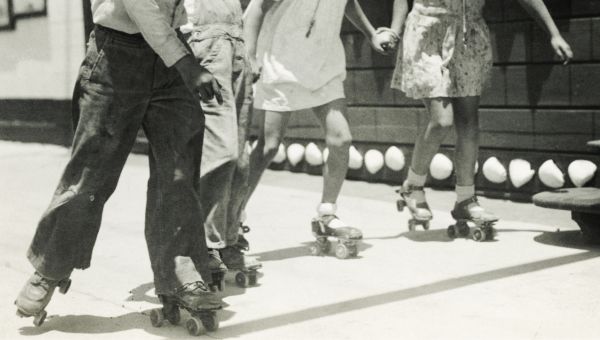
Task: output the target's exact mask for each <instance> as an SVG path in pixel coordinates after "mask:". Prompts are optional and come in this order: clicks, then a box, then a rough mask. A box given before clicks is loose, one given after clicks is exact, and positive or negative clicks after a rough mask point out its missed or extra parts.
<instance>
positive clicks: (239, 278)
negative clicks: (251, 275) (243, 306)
mask: <svg viewBox="0 0 600 340" xmlns="http://www.w3.org/2000/svg"><path fill="white" fill-rule="evenodd" d="M248 281H249V280H248V276H246V274H244V273H242V272H239V273H237V274H235V283H236V284H237V286H238V287H240V288H246V287H248Z"/></svg>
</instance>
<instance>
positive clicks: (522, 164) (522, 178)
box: [508, 158, 535, 188]
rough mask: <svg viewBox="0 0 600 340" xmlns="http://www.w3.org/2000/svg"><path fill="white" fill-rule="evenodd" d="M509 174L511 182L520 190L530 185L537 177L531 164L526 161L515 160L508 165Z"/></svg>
mask: <svg viewBox="0 0 600 340" xmlns="http://www.w3.org/2000/svg"><path fill="white" fill-rule="evenodd" d="M508 174H509V176H510V182H511V183H512V185H513V186H514V187H515V188H520V187H522V186H524V185H525V184H527V183H529V181H531V179H532V178H533V176H534V175H535V170H533V169H532V168H531V163H529V162H528V161H526V160H524V159H520V158H517V159H513V160H512V161H510V164H509V165H508Z"/></svg>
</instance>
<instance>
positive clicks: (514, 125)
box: [287, 0, 600, 194]
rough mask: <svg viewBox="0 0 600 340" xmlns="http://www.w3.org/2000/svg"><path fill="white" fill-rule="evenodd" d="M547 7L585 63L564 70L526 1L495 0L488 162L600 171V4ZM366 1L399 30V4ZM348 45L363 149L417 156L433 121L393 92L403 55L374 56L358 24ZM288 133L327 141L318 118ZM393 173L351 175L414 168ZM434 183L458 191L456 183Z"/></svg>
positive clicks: (484, 104)
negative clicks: (584, 164)
mask: <svg viewBox="0 0 600 340" xmlns="http://www.w3.org/2000/svg"><path fill="white" fill-rule="evenodd" d="M545 2H546V4H547V5H548V7H549V9H550V12H551V14H552V15H553V17H555V19H556V20H557V24H558V26H559V28H560V30H561V32H562V33H563V35H564V37H565V39H567V40H568V42H569V43H570V44H571V47H572V48H573V52H574V54H575V59H574V60H573V62H572V63H571V64H570V65H568V66H562V65H561V64H560V62H559V61H558V59H557V58H556V57H555V56H554V54H553V52H552V50H551V49H550V47H549V42H548V38H547V36H546V34H545V32H543V31H542V30H541V29H540V28H539V26H537V25H536V24H535V22H533V21H532V20H531V19H530V18H529V16H528V15H527V14H526V13H525V11H524V10H523V9H522V8H521V7H520V5H519V4H518V2H517V1H516V0H493V1H488V2H487V5H486V7H485V16H486V18H487V20H488V23H489V27H490V30H491V33H492V45H493V50H494V68H493V75H492V83H491V87H490V88H488V90H487V91H486V92H485V93H484V95H483V96H482V99H481V110H480V128H481V146H482V152H481V157H480V162H483V161H484V160H485V158H484V157H488V156H490V155H494V156H497V157H498V158H499V159H500V160H501V162H502V163H506V165H507V164H508V162H509V161H510V160H511V159H513V158H516V157H521V158H525V159H527V160H529V161H530V162H532V164H533V165H534V166H535V165H539V164H541V162H543V160H545V159H548V158H553V159H555V160H556V161H557V163H559V166H560V167H564V168H566V166H568V160H570V159H573V158H586V159H591V160H593V161H595V162H596V163H597V164H598V157H597V155H596V154H595V153H594V151H593V150H591V149H588V148H586V145H585V143H586V142H587V141H589V140H592V139H600V1H598V0H546V1H545ZM361 3H362V4H363V7H364V8H365V11H366V12H367V14H368V16H369V17H370V18H371V20H372V21H373V22H374V25H375V26H376V27H377V26H386V25H389V22H390V16H391V14H390V13H391V8H392V3H393V0H385V1H383V0H378V1H375V0H362V1H361ZM342 40H343V42H344V45H345V48H346V54H347V60H346V61H347V69H348V77H347V80H346V83H345V88H346V96H347V98H348V104H349V109H348V117H349V121H350V124H351V127H352V133H353V138H354V141H355V144H356V145H357V147H358V148H359V150H360V149H365V148H366V146H367V145H368V147H370V148H378V149H381V150H383V151H384V150H385V149H386V148H387V147H388V146H390V145H396V146H399V147H401V148H402V149H403V150H405V153H408V155H407V156H409V155H410V150H411V148H412V143H413V142H414V140H415V136H416V133H417V130H418V129H419V127H420V126H422V125H423V124H426V122H427V116H426V112H424V110H423V107H422V105H421V103H420V102H418V101H414V100H411V99H408V98H406V97H405V96H404V95H403V94H402V93H401V92H399V91H396V90H392V89H390V80H391V78H392V72H393V67H394V63H395V57H384V56H380V55H378V54H376V53H375V52H373V51H372V50H371V48H370V46H369V43H368V41H367V40H365V38H363V36H362V35H361V34H360V33H359V32H357V31H356V30H355V29H354V28H353V27H352V26H351V25H349V24H348V23H345V24H344V28H343V33H342ZM287 136H288V137H289V139H290V141H291V140H296V141H301V142H302V141H303V142H305V143H306V142H307V141H309V140H310V141H318V142H319V143H321V144H322V132H321V130H320V128H319V127H318V125H317V121H316V120H315V119H314V118H313V117H312V114H311V113H310V112H302V113H299V114H297V115H295V116H294V117H293V119H292V122H291V124H290V129H289V131H288V134H287ZM453 143H454V136H449V137H448V139H447V140H446V141H445V143H444V148H443V150H444V151H443V152H444V153H449V155H451V153H452V146H453ZM385 172H386V171H382V173H381V174H379V175H377V174H376V175H375V176H373V175H370V174H366V175H365V174H364V173H362V174H361V173H359V174H355V176H352V174H351V175H350V177H355V178H359V179H360V178H362V179H370V180H384V181H391V182H399V181H400V180H401V179H402V178H403V176H404V171H402V172H401V173H399V174H386V173H385ZM388 172H389V171H388ZM481 177H483V176H481ZM478 182H479V183H478V184H480V187H482V188H483V190H485V189H486V188H490V189H493V190H496V191H499V192H500V193H506V192H525V193H526V194H530V193H532V192H535V191H539V190H542V189H544V187H543V186H540V185H531V186H529V187H527V188H521V189H519V190H516V189H515V188H510V186H509V185H506V186H497V185H491V183H488V182H486V181H485V180H484V179H478ZM596 182H598V181H596ZM432 184H438V185H440V186H450V185H451V180H450V181H446V182H443V183H432ZM567 185H569V183H567Z"/></svg>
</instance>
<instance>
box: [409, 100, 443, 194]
mask: <svg viewBox="0 0 600 340" xmlns="http://www.w3.org/2000/svg"><path fill="white" fill-rule="evenodd" d="M423 102H424V103H425V107H426V108H427V110H428V111H429V115H430V118H429V123H428V124H427V126H425V128H424V129H423V130H421V131H420V133H419V135H418V136H417V140H416V142H415V148H414V150H413V156H412V160H411V165H410V170H411V172H412V173H413V174H416V175H418V176H422V178H421V181H420V182H422V183H412V178H411V176H409V178H408V181H409V183H410V184H412V185H416V186H423V184H425V180H424V178H423V177H424V176H426V175H427V171H428V170H429V164H430V163H431V160H432V159H433V156H435V154H436V153H437V152H438V150H439V148H440V144H442V142H443V141H444V139H445V138H446V136H447V135H448V132H449V131H450V128H451V127H452V125H453V123H454V110H453V108H452V102H451V101H450V99H448V98H436V99H425V100H424V101H423Z"/></svg>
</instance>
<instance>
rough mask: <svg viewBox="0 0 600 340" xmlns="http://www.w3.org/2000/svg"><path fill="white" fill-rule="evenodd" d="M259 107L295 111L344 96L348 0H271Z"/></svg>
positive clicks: (262, 43)
mask: <svg viewBox="0 0 600 340" xmlns="http://www.w3.org/2000/svg"><path fill="white" fill-rule="evenodd" d="M265 2H271V4H270V5H271V7H269V8H268V10H267V12H266V14H265V17H264V20H263V24H262V27H261V31H260V34H259V38H258V44H257V61H258V63H259V65H260V66H261V67H262V73H261V78H260V79H259V81H258V82H257V84H256V89H255V97H254V107H255V108H257V109H262V110H268V111H278V112H289V111H297V110H302V109H308V108H312V107H316V106H320V105H323V104H326V103H329V102H331V101H333V100H335V99H339V98H344V86H343V82H344V79H345V78H346V64H345V54H344V47H343V45H342V41H341V39H340V30H341V26H342V20H343V18H344V10H345V8H346V2H347V0H270V1H269V0H266V1H265Z"/></svg>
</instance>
